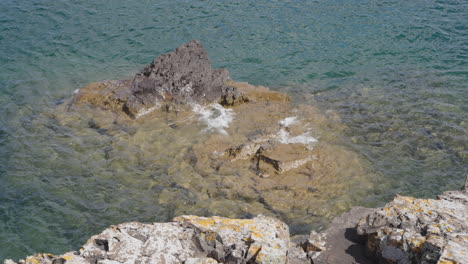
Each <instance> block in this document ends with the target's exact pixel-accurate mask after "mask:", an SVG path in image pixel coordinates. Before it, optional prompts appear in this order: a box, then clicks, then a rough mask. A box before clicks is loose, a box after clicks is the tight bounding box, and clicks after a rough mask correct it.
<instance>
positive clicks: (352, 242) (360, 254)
mask: <svg viewBox="0 0 468 264" xmlns="http://www.w3.org/2000/svg"><path fill="white" fill-rule="evenodd" d="M375 210H376V209H370V208H364V207H353V208H352V209H351V211H349V212H347V213H344V214H342V215H341V216H339V217H336V218H335V219H333V222H332V223H331V225H330V226H329V227H328V228H327V229H326V230H325V231H323V232H321V233H315V232H312V233H311V235H310V237H309V240H308V241H307V242H305V243H303V244H302V246H303V249H304V250H305V251H306V252H307V254H308V255H309V257H310V258H311V259H312V261H313V263H314V264H322V263H323V264H341V263H359V264H371V263H374V262H373V261H371V260H370V259H368V258H367V257H366V256H365V246H364V241H362V237H360V236H359V235H358V234H357V232H356V229H355V226H356V224H357V223H358V222H359V220H360V219H361V218H362V217H363V216H365V215H368V214H370V213H372V212H374V211H375Z"/></svg>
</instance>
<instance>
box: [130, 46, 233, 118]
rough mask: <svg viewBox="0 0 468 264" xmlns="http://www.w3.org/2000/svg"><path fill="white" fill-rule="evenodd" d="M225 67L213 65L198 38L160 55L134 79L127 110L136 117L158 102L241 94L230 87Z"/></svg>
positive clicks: (211, 99)
mask: <svg viewBox="0 0 468 264" xmlns="http://www.w3.org/2000/svg"><path fill="white" fill-rule="evenodd" d="M228 79H229V72H228V71H227V70H226V69H211V64H210V61H209V59H208V54H207V53H206V51H205V50H204V49H203V47H202V45H201V44H200V42H199V41H198V40H193V41H190V42H188V43H186V44H184V45H182V46H180V47H178V48H177V49H176V50H175V51H173V52H169V53H166V54H163V55H161V56H159V57H157V58H156V59H155V60H154V61H153V62H152V63H151V64H150V65H149V66H147V67H146V68H145V69H144V70H143V71H142V72H141V73H138V74H137V75H136V76H135V78H134V79H133V82H132V85H131V88H130V92H131V93H130V96H129V97H128V99H127V101H126V102H125V105H124V111H125V112H127V113H128V114H129V115H131V116H133V117H135V116H138V115H139V114H141V113H142V112H144V111H147V110H148V109H151V108H153V107H155V106H156V105H157V104H158V102H161V101H163V102H164V101H172V102H176V103H187V102H199V103H200V102H203V103H206V102H217V101H220V100H221V98H222V97H223V94H224V98H225V100H227V98H232V97H238V93H237V92H236V90H235V88H232V89H228V87H227V86H226V82H227V80H228Z"/></svg>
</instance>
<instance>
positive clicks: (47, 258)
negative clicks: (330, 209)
mask: <svg viewBox="0 0 468 264" xmlns="http://www.w3.org/2000/svg"><path fill="white" fill-rule="evenodd" d="M289 102H290V98H289V97H288V96H287V95H285V94H282V93H279V92H275V91H270V90H269V89H268V88H266V87H261V86H253V85H250V84H247V83H239V82H234V81H232V80H231V79H230V77H229V72H228V71H227V70H225V69H212V68H211V65H210V63H209V59H208V55H207V53H206V52H205V51H204V49H203V47H202V46H201V44H200V42H199V41H196V40H194V41H191V42H189V43H187V44H184V45H182V46H181V47H179V48H178V49H176V50H175V51H173V52H170V53H167V54H163V55H161V56H159V57H157V58H156V59H155V60H154V61H153V62H152V63H151V64H150V65H148V66H147V67H146V68H145V69H144V70H143V71H141V72H140V73H138V74H136V75H135V77H134V78H133V80H114V81H102V82H97V83H91V84H90V85H88V86H86V87H84V88H82V89H79V90H78V91H76V93H75V94H74V96H73V98H71V99H70V100H68V101H66V103H64V104H62V105H60V106H59V107H58V110H57V113H56V114H55V116H54V118H55V119H57V120H58V121H59V122H62V123H67V122H68V123H73V124H75V123H77V122H76V120H78V119H76V118H75V117H74V116H73V115H76V116H79V118H82V119H83V120H86V124H87V125H88V126H89V127H90V128H92V129H95V130H96V131H99V133H101V132H102V133H104V134H109V135H112V134H113V133H114V134H115V133H119V131H120V130H122V129H126V130H132V126H138V125H141V124H144V123H147V122H151V121H152V120H153V121H154V119H155V118H156V117H158V118H159V117H161V116H162V117H163V118H160V119H161V120H164V123H165V125H167V127H169V128H170V129H174V130H175V129H176V128H177V127H178V126H183V125H184V124H183V123H185V120H186V117H187V116H189V115H191V113H193V112H197V113H198V114H199V116H200V117H201V118H204V120H205V121H207V124H206V128H205V129H209V130H214V131H215V132H216V133H213V134H212V135H209V136H207V138H206V139H204V140H200V141H201V142H197V143H196V144H194V145H193V146H190V148H188V149H187V151H186V153H184V154H183V158H184V161H185V160H186V163H183V164H181V165H180V166H181V167H183V168H184V169H187V168H189V170H188V171H190V172H192V171H193V172H194V173H193V174H196V175H200V177H201V178H196V177H198V176H196V177H195V176H194V178H193V179H189V180H187V178H185V177H186V175H185V174H182V173H179V174H180V175H182V176H183V177H182V176H180V177H182V178H181V179H177V178H176V176H174V180H175V181H177V180H179V182H178V183H177V184H178V185H180V188H181V189H182V188H184V190H187V192H188V191H193V192H196V191H199V192H200V193H201V194H203V195H204V193H206V197H204V196H202V195H200V197H199V199H200V200H202V201H203V202H206V201H211V200H214V199H216V198H217V197H221V198H222V199H223V200H222V201H224V200H229V201H231V200H234V199H237V200H236V201H242V202H244V201H245V203H244V204H242V206H240V205H237V208H241V207H243V208H242V210H246V211H247V212H250V211H251V210H252V209H255V210H256V211H257V212H258V211H260V212H261V213H262V214H263V212H265V213H271V212H272V213H273V214H274V216H276V215H278V216H283V215H286V213H288V212H290V211H291V208H300V209H304V210H307V211H309V204H310V203H311V201H314V203H315V204H314V206H315V207H320V206H322V207H324V206H325V204H326V199H330V198H331V197H332V196H333V195H339V193H340V191H341V192H345V191H346V189H345V188H344V187H343V186H341V185H340V184H339V183H336V181H333V182H331V183H327V179H329V178H332V177H333V176H335V175H336V174H337V171H340V172H341V173H343V171H348V170H349V172H348V174H349V178H347V179H341V181H344V180H348V181H352V179H355V178H353V177H357V176H356V175H362V174H363V171H362V170H361V169H360V168H361V167H362V166H355V167H356V168H358V169H355V168H354V167H353V168H351V167H349V168H348V167H343V165H342V164H341V163H340V160H338V159H337V160H330V159H329V157H328V155H324V154H323V153H326V151H333V152H338V153H340V155H341V156H339V157H341V160H346V161H355V162H356V164H358V165H360V161H359V159H358V158H357V157H356V155H354V154H352V153H351V152H347V151H346V150H344V149H339V148H337V149H335V148H332V149H331V150H330V147H329V146H323V145H320V144H317V136H316V135H314V134H313V133H312V132H311V130H310V129H309V128H308V127H307V124H308V123H312V121H314V122H324V123H325V121H324V120H326V123H327V124H329V125H330V124H331V125H336V126H339V122H336V120H337V117H336V116H335V115H333V114H330V115H328V116H323V115H321V114H319V113H317V112H316V111H315V110H314V109H313V108H312V107H307V106H291V105H290V103H289ZM234 115H236V116H237V117H238V118H236V120H235V121H233V120H232V119H233V116H234ZM158 122H159V121H158ZM157 125H160V123H157ZM323 136H324V137H325V136H326V135H323ZM114 141H116V142H117V143H118V140H117V139H115V140H113V142H114ZM135 141H136V140H135ZM143 142H144V141H143ZM126 143H127V142H126ZM116 146H118V145H116ZM111 147H112V146H111ZM110 149H112V148H110ZM149 154H152V153H149ZM106 155H112V152H110V151H109V153H106ZM148 162H154V161H153V160H152V159H151V158H150V159H148ZM209 175H223V176H224V177H223V179H222V181H220V180H219V177H214V176H213V177H212V178H213V179H211V178H209ZM233 175H234V176H235V177H233ZM311 179H314V180H315V182H314V181H312V180H311ZM361 180H362V179H361ZM210 181H213V183H214V184H213V185H216V186H219V187H217V189H216V190H213V189H209V187H206V188H205V187H204V185H203V184H204V183H211V182H210ZM317 181H324V185H330V186H327V187H329V188H321V189H319V190H318V191H317V188H316V186H317V184H316V183H317ZM356 181H358V180H356ZM174 184H175V183H174ZM467 185H468V179H467V183H465V187H464V188H463V190H461V191H450V192H445V193H444V194H442V195H440V196H439V197H438V199H437V200H433V199H415V198H411V197H404V196H398V195H397V196H396V197H395V198H394V200H393V201H392V202H390V203H388V204H387V205H386V206H384V207H383V208H378V209H369V208H363V207H354V208H352V209H351V210H350V211H349V212H347V213H344V214H343V215H341V216H339V217H336V218H335V219H334V220H333V221H332V223H331V224H330V225H329V227H328V228H327V229H326V230H325V231H323V232H320V233H317V232H312V233H311V234H310V235H308V236H292V237H291V236H290V232H289V227H288V225H286V224H285V223H283V222H281V221H279V220H277V219H276V218H275V217H272V216H271V215H270V216H264V215H258V216H257V217H254V218H251V219H235V218H224V217H218V216H212V217H201V216H193V215H182V214H181V216H178V217H176V218H174V219H173V221H171V222H167V223H147V224H145V223H138V222H130V223H123V224H119V225H116V226H111V227H109V228H107V229H106V230H104V231H103V232H102V233H100V234H98V235H94V236H92V237H91V238H90V239H89V240H88V241H87V242H86V243H85V244H84V245H83V246H82V247H81V248H80V249H79V250H77V251H73V252H68V253H65V254H62V255H52V254H37V255H34V256H30V257H27V258H26V259H25V260H20V261H19V262H18V263H28V264H29V263H34V264H38V263H44V264H46V263H47V264H49V263H52V264H59V263H68V264H77V263H187V264H189V263H291V264H293V263H314V264H317V263H330V264H332V263H468V252H467V248H468V233H467V232H468V190H467V188H468V186H467ZM200 186H202V187H203V188H202V187H200ZM207 186H209V185H208V184H207ZM371 187H372V186H369V188H371ZM200 190H203V191H200ZM337 190H338V191H337ZM317 192H319V193H320V195H318V194H317ZM168 197H174V199H177V195H176V194H175V195H172V196H168ZM298 197H300V199H298ZM163 198H164V197H163ZM165 199H170V198H165ZM249 201H251V202H250V203H249ZM159 202H161V201H159ZM220 204H222V203H220ZM252 204H253V205H252ZM187 206H190V205H187ZM348 208H349V207H348ZM226 210H229V209H226ZM239 210H241V209H239ZM310 210H313V209H310ZM292 211H294V210H292ZM176 215H179V214H176ZM301 216H302V215H301ZM294 217H295V215H294V214H292V215H291V216H290V218H294ZM302 217H303V216H302ZM310 221H311V222H313V220H310ZM309 230H310V229H309ZM4 263H5V264H11V263H15V262H13V261H12V260H6V261H5V262H4Z"/></svg>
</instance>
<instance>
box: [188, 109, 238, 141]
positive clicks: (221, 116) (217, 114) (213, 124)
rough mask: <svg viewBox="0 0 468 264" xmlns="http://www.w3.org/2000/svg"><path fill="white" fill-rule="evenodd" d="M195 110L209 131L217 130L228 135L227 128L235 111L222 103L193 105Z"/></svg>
mask: <svg viewBox="0 0 468 264" xmlns="http://www.w3.org/2000/svg"><path fill="white" fill-rule="evenodd" d="M193 111H194V112H195V113H197V114H198V115H199V119H200V120H201V121H203V122H204V123H205V124H206V126H207V128H206V130H208V131H216V132H219V133H221V134H224V135H227V134H228V133H227V132H226V129H227V128H228V127H229V124H230V123H231V121H232V120H233V119H234V111H232V109H227V108H224V107H223V106H221V105H220V104H210V105H208V106H201V105H193Z"/></svg>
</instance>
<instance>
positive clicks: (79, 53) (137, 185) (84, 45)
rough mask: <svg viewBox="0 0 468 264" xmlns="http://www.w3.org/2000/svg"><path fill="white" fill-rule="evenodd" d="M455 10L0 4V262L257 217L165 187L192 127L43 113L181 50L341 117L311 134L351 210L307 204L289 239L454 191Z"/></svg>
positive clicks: (378, 4) (460, 15)
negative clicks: (364, 211) (362, 211)
mask: <svg viewBox="0 0 468 264" xmlns="http://www.w3.org/2000/svg"><path fill="white" fill-rule="evenodd" d="M466 14H468V4H467V3H466V1H419V0H416V1H383V2H382V1H352V0H343V1H255V3H250V2H247V1H231V2H230V3H225V2H219V1H158V3H152V2H150V1H136V2H129V1H101V2H99V3H84V2H83V1H68V2H67V1H48V0H43V1H29V2H18V1H12V0H6V1H2V4H0V32H1V34H0V69H1V70H0V113H1V114H0V245H1V247H0V259H3V258H19V257H23V256H24V255H26V254H31V253H34V252H53V253H58V252H63V251H66V250H72V249H76V248H77V247H78V246H79V245H81V244H82V243H83V242H84V241H85V239H86V238H87V237H89V236H90V235H91V234H93V233H96V232H99V231H100V230H102V229H103V228H105V227H106V226H108V225H110V224H115V223H119V222H123V221H130V220H138V221H166V220H167V219H170V218H171V217H172V216H174V215H175V214H179V213H194V214H207V215H208V214H215V213H216V214H225V215H226V216H239V217H245V216H248V213H257V212H258V211H264V212H265V213H268V212H269V209H268V208H265V207H262V206H257V205H256V206H257V207H252V208H250V209H249V210H251V211H252V212H249V210H243V208H238V209H239V210H238V211H235V210H234V211H232V212H223V211H221V210H220V208H236V207H238V203H236V202H235V201H236V200H235V199H234V200H231V201H232V202H231V204H230V205H227V204H226V203H228V202H229V201H230V199H219V201H222V202H218V200H217V199H211V200H210V199H205V200H203V199H200V200H202V201H208V202H207V203H206V206H205V207H204V208H203V206H202V205H203V204H198V205H197V206H191V204H190V203H191V202H192V201H193V200H196V197H195V196H196V195H200V194H197V193H196V192H189V191H187V188H184V187H183V186H182V187H181V186H180V185H178V184H174V179H178V178H180V177H182V178H184V177H185V175H179V174H178V171H179V172H180V171H185V169H186V168H177V169H176V170H174V169H173V168H172V167H173V166H172V165H173V163H174V160H184V157H182V156H180V155H181V153H183V152H180V150H181V149H184V148H190V147H191V146H194V145H196V144H198V143H199V142H200V141H201V140H202V139H203V138H204V137H208V136H209V135H210V133H209V131H205V132H203V130H204V129H205V128H206V127H205V126H203V124H202V123H201V122H200V123H197V122H192V123H189V124H191V125H185V126H184V125H182V127H184V129H183V130H182V129H181V130H174V131H178V132H173V130H171V131H172V132H171V133H166V132H165V131H166V130H167V129H168V128H167V120H161V121H160V122H161V126H160V127H161V128H160V129H159V130H157V129H154V127H155V126H154V124H153V125H152V126H151V127H145V126H144V125H142V127H140V128H139V129H137V130H133V129H132V128H129V129H128V130H127V131H125V130H120V131H119V132H118V133H117V132H116V133H117V134H111V136H109V133H107V132H108V131H104V130H102V129H96V128H93V125H92V124H89V120H86V119H84V118H83V119H82V120H81V121H79V122H78V121H76V120H80V119H79V118H78V119H76V117H73V118H71V117H70V122H65V121H64V120H63V119H62V120H57V119H54V118H53V114H51V113H53V112H54V110H55V109H56V107H57V105H59V104H60V103H61V102H62V101H63V100H64V99H66V98H69V97H70V96H71V94H72V93H73V91H75V90H76V89H78V88H80V87H82V86H83V85H86V84H87V83H89V82H91V81H100V80H105V79H124V78H128V77H130V76H131V75H132V74H134V73H135V72H136V71H138V70H140V69H141V68H142V67H143V65H145V64H147V63H149V62H150V61H152V59H153V58H154V57H155V56H156V55H158V54H160V53H163V52H167V51H169V50H172V49H174V48H175V47H177V46H178V45H180V44H182V43H184V42H186V41H188V40H191V39H193V38H199V39H201V41H202V43H203V45H204V46H205V48H206V49H207V51H208V53H209V55H210V58H211V60H212V63H213V65H214V66H216V67H226V68H228V69H229V71H230V72H231V76H232V78H233V79H235V80H240V81H248V82H250V83H253V84H258V85H265V86H270V87H272V88H274V89H276V90H278V91H281V92H286V93H288V94H289V95H291V96H292V98H293V102H295V103H304V104H308V105H316V106H318V107H319V108H320V109H321V111H322V113H323V114H324V115H326V114H327V113H332V114H334V113H337V114H338V116H339V120H340V122H339V123H340V125H339V126H334V125H329V124H328V123H327V122H318V123H317V124H311V125H312V127H314V125H315V127H314V128H315V129H316V130H317V131H323V132H322V135H321V136H320V137H318V139H319V142H325V143H326V144H325V143H324V144H325V145H324V147H323V148H324V149H325V148H327V151H326V153H330V157H328V158H329V159H330V160H332V161H343V163H345V164H348V163H349V164H354V165H353V168H352V169H351V171H353V170H354V169H356V170H357V169H359V170H361V174H362V178H361V179H365V180H362V182H359V181H358V182H356V181H349V182H348V181H341V182H340V181H332V180H331V179H328V180H329V181H332V182H333V183H334V184H340V188H338V189H341V190H349V193H353V195H351V196H352V197H354V199H348V200H347V201H348V202H347V203H341V202H340V201H342V200H346V199H344V198H345V197H346V196H337V197H334V198H333V199H330V200H329V201H325V200H320V199H319V200H317V201H316V203H317V204H319V205H320V204H321V203H322V202H323V205H328V206H335V208H331V207H326V206H319V207H318V208H321V210H322V211H321V212H313V213H312V215H315V214H316V215H319V216H320V217H316V218H315V219H314V221H316V224H313V223H308V224H304V225H303V226H302V229H301V223H304V221H303V219H305V218H307V215H305V214H304V213H298V214H297V215H296V218H294V219H290V218H287V219H285V220H286V221H288V223H289V224H291V226H293V227H294V228H295V230H297V231H298V232H301V231H304V230H305V229H307V228H319V227H320V226H321V225H323V224H324V222H325V221H326V220H327V219H329V218H330V217H332V216H333V215H336V214H338V213H340V212H342V211H344V210H347V209H348V208H349V207H350V206H352V205H366V206H378V205H382V204H383V203H385V202H386V201H388V200H389V199H390V198H391V197H392V195H394V194H395V193H400V194H407V195H413V196H417V197H433V196H435V195H436V194H438V193H440V192H441V191H444V190H449V189H458V188H459V186H461V183H462V182H463V179H464V177H465V175H466V174H467V171H468V165H467V163H468V162H467V159H468V150H467V145H468V143H467V142H468V141H467V134H468V133H467V130H468V123H467V120H468V114H467V112H468V107H467V105H468V89H467V88H466V87H467V84H468V80H467V76H468V70H467V65H466V60H467V52H468V28H467V26H466V25H467V24H468V17H467V15H466ZM158 122H159V121H158ZM122 131H123V132H122ZM326 131H330V132H329V135H328V134H327V132H326ZM227 132H229V131H227ZM188 134H192V135H199V137H188V136H187V135H188ZM161 135H164V137H161ZM116 136H118V137H117V138H119V139H122V140H117V141H113V140H114V138H115V137H116ZM313 136H315V135H313ZM145 142H153V143H154V144H145ZM110 145H112V146H113V148H112V149H109V146H110ZM168 146H170V147H168ZM343 149H345V150H347V151H350V152H352V153H354V154H353V155H357V157H358V158H357V160H356V162H351V161H349V160H347V159H346V158H345V157H343V156H340V154H339V153H338V152H340V153H341V151H342V150H343ZM338 150H339V151H338ZM324 151H325V150H324ZM148 153H153V156H148ZM181 164H182V163H181ZM181 166H182V165H181ZM346 173H347V170H346V169H343V171H342V172H337V175H346ZM207 177H208V178H210V179H211V178H213V181H212V182H216V179H214V177H215V176H214V175H211V176H210V175H208V176H207ZM335 180H336V179H335ZM181 181H182V180H181ZM323 181H325V183H323V184H325V185H326V184H330V182H327V179H323ZM208 182H210V181H208ZM193 184H194V185H193V186H195V184H196V182H194V183H193ZM333 186H336V185H333ZM361 187H362V188H361ZM347 188H348V189H347ZM281 192H282V190H278V193H281ZM270 196H271V195H270ZM254 200H255V199H254ZM314 202H315V201H311V204H314ZM252 204H254V205H255V204H256V203H255V201H253V203H252ZM278 206H280V207H281V205H278ZM285 206H286V205H285ZM299 211H300V210H299ZM229 214H232V215H229ZM291 215H293V214H291ZM295 219H300V220H298V221H295Z"/></svg>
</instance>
